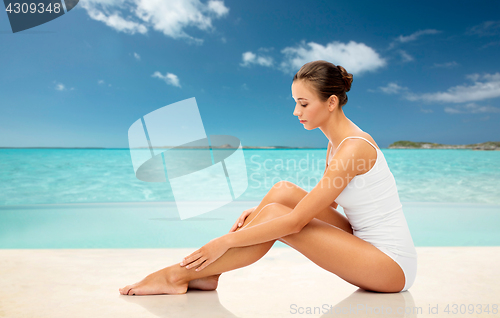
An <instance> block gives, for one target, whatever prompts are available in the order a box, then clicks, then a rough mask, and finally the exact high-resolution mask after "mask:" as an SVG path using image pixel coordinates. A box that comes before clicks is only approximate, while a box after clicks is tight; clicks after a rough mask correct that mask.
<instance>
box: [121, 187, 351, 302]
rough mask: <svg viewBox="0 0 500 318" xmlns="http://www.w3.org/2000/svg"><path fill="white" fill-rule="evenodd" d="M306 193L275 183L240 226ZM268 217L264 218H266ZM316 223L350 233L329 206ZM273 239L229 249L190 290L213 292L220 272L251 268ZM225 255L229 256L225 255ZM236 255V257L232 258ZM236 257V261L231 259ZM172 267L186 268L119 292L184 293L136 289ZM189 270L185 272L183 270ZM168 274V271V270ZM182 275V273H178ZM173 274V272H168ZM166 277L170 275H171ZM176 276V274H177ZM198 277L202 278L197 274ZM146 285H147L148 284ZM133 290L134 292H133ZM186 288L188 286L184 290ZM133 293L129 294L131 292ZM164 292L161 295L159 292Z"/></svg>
mask: <svg viewBox="0 0 500 318" xmlns="http://www.w3.org/2000/svg"><path fill="white" fill-rule="evenodd" d="M306 194H307V192H306V191H305V190H303V189H302V188H300V187H298V186H296V185H295V184H293V183H291V182H287V181H281V182H278V183H276V184H275V185H274V186H273V187H272V188H271V190H270V191H269V192H268V193H267V194H266V196H265V197H264V199H263V200H262V201H261V203H260V204H259V206H258V207H257V208H256V209H255V211H254V212H252V213H251V214H250V215H249V216H248V217H247V219H246V220H245V222H244V224H243V226H242V228H243V227H246V226H248V224H249V223H250V222H251V221H252V220H254V219H255V218H256V217H257V216H258V215H259V214H260V213H261V211H263V209H264V207H266V206H269V205H270V204H272V203H279V204H280V205H284V206H287V207H289V210H291V209H293V208H294V207H295V205H297V203H298V202H300V200H302V198H303V197H304V196H305V195H306ZM266 215H267V217H266ZM266 215H261V216H260V217H259V220H258V222H257V220H256V222H254V223H253V224H252V225H255V224H258V223H261V222H265V221H267V220H269V218H270V217H271V218H272V214H271V213H267V214H266ZM317 218H318V219H319V220H321V221H323V222H326V223H328V224H330V225H333V226H335V227H336V228H339V229H342V230H343V231H346V232H348V233H352V228H351V226H350V224H349V222H348V221H347V219H346V218H345V217H344V216H343V215H342V214H340V213H339V212H338V211H337V210H335V209H334V208H333V207H328V208H326V209H325V210H324V211H322V212H321V213H319V214H318V217H317ZM275 241H276V240H273V241H270V242H265V243H261V244H257V245H253V246H245V247H238V248H231V249H229V250H228V251H227V252H226V253H225V254H224V255H223V256H221V257H220V258H219V259H218V260H217V261H216V262H214V263H212V264H210V267H211V268H213V267H214V266H213V265H214V264H215V263H218V262H219V263H221V262H222V261H224V260H227V261H229V264H228V266H226V265H224V266H221V268H222V269H225V270H221V271H218V272H217V273H209V272H208V271H207V270H208V267H207V268H206V269H204V270H203V271H202V272H200V273H198V272H195V273H196V274H198V276H197V277H191V279H190V280H189V281H188V282H190V283H191V286H190V287H191V288H199V289H204V290H212V289H215V288H216V287H217V280H218V277H219V276H220V274H221V273H223V272H226V271H230V270H233V269H236V268H240V267H244V266H247V265H250V264H252V263H254V262H256V261H257V260H259V259H260V258H262V257H263V256H264V255H265V254H266V253H267V252H268V251H269V249H270V248H271V247H272V246H273V244H274V242H275ZM226 254H228V255H226ZM234 256H236V257H234ZM233 258H235V260H233ZM172 267H179V268H181V269H184V270H186V269H185V267H181V266H180V265H179V264H175V265H173V266H170V267H167V268H165V269H163V270H161V271H158V272H155V273H153V274H151V275H149V276H148V277H146V278H145V279H144V280H143V281H141V282H139V283H137V284H134V285H129V286H126V287H124V288H121V289H120V293H122V294H133V292H134V290H135V291H136V292H137V294H139V293H141V294H143V293H151V292H155V291H158V292H159V293H178V292H179V293H182V292H185V291H183V289H184V288H175V289H173V290H170V289H169V290H168V291H165V289H161V288H160V289H161V290H157V287H154V288H149V287H148V288H139V289H137V288H138V287H139V286H147V285H158V284H157V283H153V282H152V281H153V280H155V279H153V278H154V277H156V278H158V277H160V276H165V274H166V272H167V269H169V268H172ZM186 271H188V270H186ZM170 272H171V271H170ZM181 272H182V271H181ZM170 274H173V273H170ZM170 274H169V275H170ZM177 274H179V273H178V272H177ZM177 274H176V275H170V276H172V278H174V276H175V278H179V277H180V276H182V278H183V279H184V280H185V279H186V276H185V275H184V276H183V275H180V276H179V275H177ZM200 274H201V275H200ZM160 280H161V281H163V283H164V284H172V282H166V281H165V280H164V279H160ZM148 282H149V283H148ZM134 288H135V289H134ZM186 289H187V287H186ZM131 290H132V292H130V291H131ZM160 291H163V292H160Z"/></svg>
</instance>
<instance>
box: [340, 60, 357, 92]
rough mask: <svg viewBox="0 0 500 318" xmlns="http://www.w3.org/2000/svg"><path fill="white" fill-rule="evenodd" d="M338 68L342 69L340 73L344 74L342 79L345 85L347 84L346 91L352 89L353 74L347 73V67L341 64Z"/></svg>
mask: <svg viewBox="0 0 500 318" xmlns="http://www.w3.org/2000/svg"><path fill="white" fill-rule="evenodd" d="M337 68H338V69H339V71H340V74H341V75H342V79H343V80H344V86H345V91H346V93H347V92H348V91H350V90H351V85H352V79H353V78H352V74H351V73H347V71H346V70H345V68H343V67H342V66H340V65H337Z"/></svg>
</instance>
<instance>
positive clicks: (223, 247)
mask: <svg viewBox="0 0 500 318" xmlns="http://www.w3.org/2000/svg"><path fill="white" fill-rule="evenodd" d="M228 249H229V245H227V243H226V241H225V240H224V239H223V236H221V237H218V238H215V239H213V240H211V241H210V242H208V243H207V244H205V245H203V246H202V247H201V248H200V249H198V250H196V251H194V252H193V253H191V254H190V255H188V256H187V257H184V259H183V260H182V262H181V264H180V265H181V266H186V265H187V266H186V268H187V269H191V268H195V267H197V268H196V271H201V270H202V269H204V268H205V267H207V266H208V265H210V264H212V263H213V262H215V261H216V260H217V259H218V258H219V257H221V256H222V255H223V254H224V253H225V252H226V251H227V250H228Z"/></svg>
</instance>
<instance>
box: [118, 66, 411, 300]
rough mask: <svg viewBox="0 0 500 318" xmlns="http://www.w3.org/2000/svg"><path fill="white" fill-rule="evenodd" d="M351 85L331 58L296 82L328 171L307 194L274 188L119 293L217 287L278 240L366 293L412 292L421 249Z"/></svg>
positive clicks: (287, 186)
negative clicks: (355, 118) (353, 102)
mask: <svg viewBox="0 0 500 318" xmlns="http://www.w3.org/2000/svg"><path fill="white" fill-rule="evenodd" d="M351 83H352V74H350V73H347V71H346V70H345V69H344V68H343V67H342V66H340V65H339V66H335V65H333V64H331V63H329V62H326V61H314V62H310V63H307V64H305V65H304V66H302V68H301V69H300V70H299V71H298V72H297V74H295V76H294V79H293V83H292V96H293V98H294V99H295V101H296V105H295V110H294V113H293V114H294V115H295V116H297V117H298V119H299V120H300V123H302V124H303V125H304V128H305V129H307V130H312V129H315V128H319V129H321V131H322V132H323V133H324V134H325V136H326V137H327V138H328V140H329V143H328V150H327V161H326V162H327V166H326V169H325V172H324V174H323V177H322V179H321V180H320V182H318V184H317V185H316V186H315V187H314V188H313V189H312V190H311V191H310V192H309V193H308V192H306V191H305V190H303V189H302V188H300V187H298V186H297V185H295V184H293V183H291V182H284V181H281V182H278V183H276V184H275V185H274V186H273V187H272V188H271V190H270V191H269V192H268V193H267V194H266V196H265V197H264V199H263V200H262V201H261V203H260V204H259V205H258V206H257V207H255V208H252V209H249V210H247V211H245V212H243V214H242V215H241V216H240V218H239V219H238V220H237V221H236V223H235V224H234V225H233V227H232V228H231V230H230V232H229V233H228V234H226V235H223V236H221V237H219V238H216V239H213V240H211V241H210V242H209V243H207V244H205V245H204V246H203V247H201V248H200V249H198V250H197V251H195V252H193V253H192V254H191V255H189V256H187V257H186V258H184V259H183V260H182V262H181V263H177V264H174V265H172V266H169V267H166V268H164V269H162V270H160V271H157V272H155V273H153V274H150V275H149V276H147V277H146V278H145V279H143V280H142V281H141V282H139V283H136V284H134V285H129V286H126V287H124V288H121V289H120V293H121V294H123V295H148V294H182V293H186V291H187V290H188V288H195V289H202V290H213V289H215V288H217V283H218V278H219V276H220V274H221V273H223V272H227V271H230V270H234V269H237V268H241V267H244V266H248V265H250V264H252V263H254V262H256V261H257V260H259V259H260V258H261V257H262V256H264V255H265V254H266V253H267V251H269V249H270V248H271V247H272V246H273V244H274V242H276V240H279V241H281V242H283V243H285V244H288V245H289V246H291V247H293V248H295V249H296V250H298V251H299V252H301V253H302V254H304V255H305V256H306V257H308V258H309V259H310V260H311V261H313V262H314V263H316V264H317V265H319V266H321V267H322V268H324V269H326V270H328V271H330V272H332V273H334V274H336V275H338V276H339V277H341V278H342V279H344V280H346V281H347V282H349V283H351V284H354V285H356V286H358V287H360V288H363V289H365V290H369V291H376V292H389V293H391V292H400V291H405V290H407V289H408V288H409V287H410V286H411V285H412V284H413V282H414V280H415V276H416V270H417V254H416V250H415V247H414V245H413V240H412V238H411V235H410V232H409V229H408V226H407V223H406V219H405V217H404V214H403V210H402V205H401V203H400V201H399V196H398V192H397V188H396V182H395V180H394V177H393V175H392V173H391V172H390V170H389V167H388V166H387V162H386V161H385V158H384V155H383V153H382V151H381V150H380V149H379V148H378V147H377V146H376V144H375V141H374V140H373V138H372V137H371V136H370V135H369V134H367V133H366V132H364V131H362V130H361V129H360V128H359V127H358V126H356V125H355V124H354V123H353V122H352V121H350V120H349V119H348V118H347V117H346V116H345V115H344V112H343V111H342V107H343V106H344V105H345V104H346V103H347V95H346V92H348V91H349V90H350V88H351ZM337 204H340V205H341V206H342V207H343V208H344V212H345V214H346V215H347V218H346V217H344V216H343V215H342V214H341V213H339V212H338V211H337V210H336V208H337Z"/></svg>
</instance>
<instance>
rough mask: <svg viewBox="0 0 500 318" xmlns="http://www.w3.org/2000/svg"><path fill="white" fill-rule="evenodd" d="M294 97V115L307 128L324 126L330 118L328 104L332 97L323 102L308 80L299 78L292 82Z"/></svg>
mask: <svg viewBox="0 0 500 318" xmlns="http://www.w3.org/2000/svg"><path fill="white" fill-rule="evenodd" d="M292 97H293V99H294V100H295V103H296V104H295V109H294V111H293V115H294V116H297V117H298V119H299V120H300V123H301V124H303V125H304V128H305V129H307V130H312V129H316V128H318V127H320V126H322V125H323V124H324V123H325V122H326V120H327V119H328V118H329V115H330V112H329V110H328V104H329V101H330V99H328V100H327V101H325V102H323V101H321V100H320V99H319V97H318V95H317V94H316V92H314V91H313V90H312V88H311V87H310V86H309V84H308V83H307V82H304V81H301V80H298V81H294V82H293V83H292Z"/></svg>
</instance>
